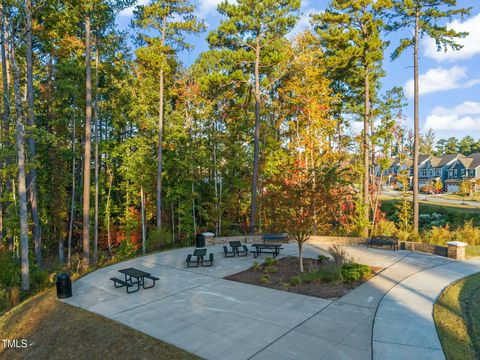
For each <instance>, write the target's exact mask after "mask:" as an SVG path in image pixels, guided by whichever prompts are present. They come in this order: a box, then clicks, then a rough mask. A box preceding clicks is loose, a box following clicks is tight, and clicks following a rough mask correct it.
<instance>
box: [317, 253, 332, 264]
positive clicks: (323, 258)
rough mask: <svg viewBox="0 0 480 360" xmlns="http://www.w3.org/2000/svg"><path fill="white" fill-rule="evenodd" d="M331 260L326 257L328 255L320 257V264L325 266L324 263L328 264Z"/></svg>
mask: <svg viewBox="0 0 480 360" xmlns="http://www.w3.org/2000/svg"><path fill="white" fill-rule="evenodd" d="M329 260H330V258H329V257H328V256H326V255H323V254H320V255H318V262H319V263H320V264H323V263H325V262H327V261H329Z"/></svg>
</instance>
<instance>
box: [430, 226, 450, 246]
mask: <svg viewBox="0 0 480 360" xmlns="http://www.w3.org/2000/svg"><path fill="white" fill-rule="evenodd" d="M425 239H426V240H427V241H428V243H430V244H435V245H444V244H445V243H446V242H447V241H450V240H451V239H452V232H451V231H450V227H449V226H448V225H446V226H443V227H442V226H434V227H433V228H432V229H431V230H430V231H429V232H427V233H426V234H425Z"/></svg>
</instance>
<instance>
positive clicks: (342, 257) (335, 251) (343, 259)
mask: <svg viewBox="0 0 480 360" xmlns="http://www.w3.org/2000/svg"><path fill="white" fill-rule="evenodd" d="M328 252H329V253H330V255H332V257H333V260H334V261H335V264H336V265H337V266H338V267H341V266H342V265H343V264H344V263H347V262H348V261H349V259H350V257H349V256H348V255H347V252H346V251H345V249H344V248H343V247H341V246H340V245H337V244H335V245H332V246H331V247H329V248H328Z"/></svg>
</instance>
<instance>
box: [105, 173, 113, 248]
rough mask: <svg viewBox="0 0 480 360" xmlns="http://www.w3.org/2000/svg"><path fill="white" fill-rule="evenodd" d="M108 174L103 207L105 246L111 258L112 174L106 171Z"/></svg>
mask: <svg viewBox="0 0 480 360" xmlns="http://www.w3.org/2000/svg"><path fill="white" fill-rule="evenodd" d="M107 172H108V193H107V203H106V205H105V222H106V225H107V244H108V253H109V254H110V256H112V237H111V231H110V201H111V200H110V199H111V194H112V185H113V172H112V171H111V170H109V171H108V170H107Z"/></svg>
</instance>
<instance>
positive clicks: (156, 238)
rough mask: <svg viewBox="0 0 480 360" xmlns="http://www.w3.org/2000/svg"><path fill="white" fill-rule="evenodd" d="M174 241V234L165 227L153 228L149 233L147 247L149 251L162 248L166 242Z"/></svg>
mask: <svg viewBox="0 0 480 360" xmlns="http://www.w3.org/2000/svg"><path fill="white" fill-rule="evenodd" d="M171 241H172V234H171V233H169V232H167V230H166V229H165V228H164V227H163V228H162V229H160V230H157V229H151V230H148V233H147V241H146V245H145V246H146V248H147V251H154V250H160V249H162V248H163V247H164V246H165V245H166V244H168V243H169V242H171Z"/></svg>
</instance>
